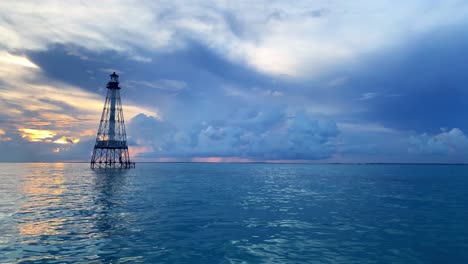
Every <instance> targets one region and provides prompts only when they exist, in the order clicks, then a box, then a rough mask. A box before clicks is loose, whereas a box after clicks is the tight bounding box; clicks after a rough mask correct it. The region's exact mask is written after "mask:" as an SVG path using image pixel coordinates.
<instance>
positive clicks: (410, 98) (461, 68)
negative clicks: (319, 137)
mask: <svg viewBox="0 0 468 264" xmlns="http://www.w3.org/2000/svg"><path fill="white" fill-rule="evenodd" d="M467 36H468V30H466V27H457V28H443V29H440V30H437V31H434V32H431V33H430V34H427V35H425V36H423V37H420V38H416V39H409V41H408V44H406V45H404V46H400V47H398V48H397V49H391V50H389V51H388V52H387V53H382V54H378V55H376V56H374V57H372V58H370V59H368V60H365V61H364V62H362V64H361V65H363V66H362V67H361V68H360V69H359V71H358V72H357V73H356V72H353V73H350V74H349V72H348V74H349V75H348V80H347V82H346V84H345V86H346V87H347V88H349V89H348V90H347V91H344V92H343V95H345V96H346V97H348V98H349V99H354V98H360V99H361V100H359V101H358V102H357V104H355V106H361V107H364V108H365V109H366V111H364V112H363V113H362V115H361V116H360V117H359V119H361V120H368V121H373V122H379V123H381V124H383V125H385V126H388V127H391V128H395V129H400V130H415V131H418V132H433V133H434V132H437V131H438V130H439V129H440V128H444V127H445V128H453V127H457V128H461V129H463V130H467V129H468V122H467V119H466V113H467V109H468V100H467V99H466V98H468V74H467V69H468V50H467V49H466V48H465V47H466V46H468V37H467ZM362 99H366V100H362Z"/></svg>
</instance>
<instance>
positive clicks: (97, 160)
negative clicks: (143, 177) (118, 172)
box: [91, 146, 135, 169]
mask: <svg viewBox="0 0 468 264" xmlns="http://www.w3.org/2000/svg"><path fill="white" fill-rule="evenodd" d="M91 168H92V169H130V168H135V162H131V161H130V157H129V155H128V148H127V147H123V148H100V147H98V146H95V147H94V151H93V157H92V159H91Z"/></svg>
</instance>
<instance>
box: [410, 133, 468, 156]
mask: <svg viewBox="0 0 468 264" xmlns="http://www.w3.org/2000/svg"><path fill="white" fill-rule="evenodd" d="M409 142H410V147H409V148H408V152H409V153H412V154H425V155H426V154H429V155H453V154H458V155H461V154H468V137H467V136H466V135H465V133H463V131H461V130H460V129H458V128H453V129H451V130H448V131H442V132H441V133H440V134H436V135H428V134H427V133H424V134H421V135H417V136H412V137H411V138H410V140H409Z"/></svg>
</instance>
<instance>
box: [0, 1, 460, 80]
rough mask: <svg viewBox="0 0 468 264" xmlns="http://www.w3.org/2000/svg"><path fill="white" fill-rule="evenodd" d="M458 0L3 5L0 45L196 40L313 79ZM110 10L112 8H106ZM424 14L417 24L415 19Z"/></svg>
mask: <svg viewBox="0 0 468 264" xmlns="http://www.w3.org/2000/svg"><path fill="white" fill-rule="evenodd" d="M467 8H468V5H465V4H462V3H460V2H456V1H443V2H437V3H436V2H432V3H431V5H428V4H427V1H422V0H419V1H411V2H404V3H403V2H402V3H399V4H398V5H395V4H394V3H393V2H388V1H383V2H382V1H378V2H374V1H354V2H353V3H352V4H351V3H349V2H346V1H325V0H323V1H314V2H309V1H295V2H294V3H292V2H291V3H289V2H284V1H266V0H265V1H256V2H255V3H254V4H253V3H246V2H245V3H244V2H242V3H236V4H229V3H227V2H223V1H214V2H213V1H203V0H200V1H191V2H186V1H158V2H157V3H152V2H148V1H146V2H141V1H110V0H107V1H99V2H90V1H81V2H80V3H75V4H74V5H73V8H70V6H69V5H68V4H67V3H63V2H61V1H56V0H48V1H41V4H37V3H36V2H34V1H21V2H18V1H4V2H2V3H1V4H0V10H1V11H0V16H1V17H2V19H1V20H0V33H1V35H2V36H8V38H7V39H5V40H4V41H3V42H2V44H1V47H3V48H4V49H7V50H10V51H14V50H46V49H48V48H49V47H50V46H51V45H54V44H64V45H77V46H80V47H84V48H86V49H88V50H93V51H98V52H99V51H106V50H112V51H116V52H120V53H126V54H127V55H128V57H129V58H130V59H134V60H137V61H144V62H150V61H151V60H152V59H151V57H149V56H148V54H150V53H153V52H168V51H173V50H178V49H184V48H185V47H186V45H187V43H188V42H187V40H189V41H190V40H196V41H199V42H201V43H204V45H206V46H208V47H210V48H212V49H213V50H216V51H217V52H218V53H219V54H224V55H225V56H226V57H227V58H229V59H230V60H232V61H237V62H242V63H245V64H247V65H251V66H252V67H255V68H256V69H257V70H259V71H263V72H266V73H269V74H275V75H290V76H302V77H304V76H310V75H311V74H312V75H317V74H320V73H323V72H324V71H326V70H327V69H329V68H330V67H333V66H336V65H341V64H343V63H345V62H347V61H349V60H354V59H356V58H358V57H359V56H362V55H363V54H368V53H371V52H374V51H377V50H379V49H383V48H388V47H392V46H393V45H395V44H399V43H402V42H404V41H405V40H406V39H407V38H408V37H410V36H415V35H417V34H420V33H424V32H429V31H430V30H432V29H433V28H435V27H439V26H441V25H451V24H456V23H459V22H460V21H462V20H463V19H466V15H467ZM104 10H105V12H103V11H104ZM414 17H418V19H414Z"/></svg>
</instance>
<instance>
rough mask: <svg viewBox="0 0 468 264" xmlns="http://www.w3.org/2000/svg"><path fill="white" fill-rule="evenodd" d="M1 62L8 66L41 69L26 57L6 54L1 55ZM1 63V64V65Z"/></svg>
mask: <svg viewBox="0 0 468 264" xmlns="http://www.w3.org/2000/svg"><path fill="white" fill-rule="evenodd" d="M0 61H1V62H3V63H7V64H13V65H19V66H23V67H27V68H33V69H39V67H38V66H37V65H36V64H34V63H33V62H32V61H30V60H29V59H28V58H26V57H21V56H17V55H12V54H9V53H6V52H2V53H0ZM1 62H0V63H1Z"/></svg>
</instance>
